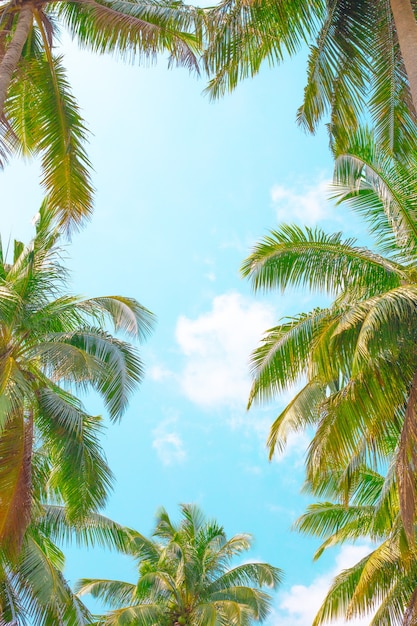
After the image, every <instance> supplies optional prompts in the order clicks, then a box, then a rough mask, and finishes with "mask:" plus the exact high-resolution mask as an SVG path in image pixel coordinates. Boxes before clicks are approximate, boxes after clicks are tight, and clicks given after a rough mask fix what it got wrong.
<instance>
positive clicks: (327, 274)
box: [243, 132, 417, 541]
mask: <svg viewBox="0 0 417 626" xmlns="http://www.w3.org/2000/svg"><path fill="white" fill-rule="evenodd" d="M416 166H417V152H416V151H415V149H414V148H413V149H410V151H409V153H408V154H407V157H405V158H404V159H403V160H401V161H399V160H394V159H393V158H392V157H391V156H390V155H389V154H387V153H386V152H385V151H384V150H381V149H380V148H378V147H377V145H376V144H375V142H374V141H373V138H372V137H371V136H370V135H369V134H368V133H366V132H361V133H359V134H358V135H357V136H356V137H355V138H354V139H352V141H351V145H350V149H349V150H348V151H347V152H346V153H344V154H340V155H339V158H338V160H337V162H336V170H335V195H336V196H337V197H338V199H339V201H344V202H346V203H349V204H350V205H351V206H352V207H353V209H354V210H356V211H357V212H359V213H360V214H361V215H362V216H363V217H364V218H365V220H366V221H367V222H368V225H369V226H370V230H371V233H372V234H373V235H374V236H375V237H376V243H377V246H378V252H374V251H371V250H369V249H367V248H364V247H361V246H357V245H356V242H355V241H354V240H351V239H350V240H345V241H343V239H342V236H341V234H340V233H338V234H334V235H327V234H326V233H324V232H323V231H321V230H320V229H315V230H311V229H301V228H299V227H297V226H285V225H284V226H281V227H280V228H279V229H278V230H276V231H273V232H272V233H271V234H270V235H269V236H268V237H266V238H265V239H264V240H263V241H262V242H260V243H259V244H258V245H257V246H256V248H255V250H254V251H253V253H252V254H251V256H250V257H249V258H248V259H247V260H246V261H245V263H244V265H243V273H244V274H245V275H248V276H250V278H251V280H252V282H253V285H254V287H255V288H256V289H270V288H275V287H278V288H281V289H286V288H288V287H290V286H291V285H304V286H308V287H310V288H311V289H313V290H319V291H325V292H327V293H328V294H331V295H333V296H334V297H335V299H334V302H333V304H332V305H331V306H329V307H327V308H324V309H323V308H318V309H314V310H313V311H311V312H310V313H307V314H301V315H299V316H297V317H295V318H293V319H290V320H288V321H286V322H284V323H282V324H280V325H279V326H277V327H275V328H273V329H271V330H269V331H268V332H267V333H266V336H265V338H264V340H263V342H262V345H261V346H260V347H259V348H258V349H257V350H256V351H255V352H254V355H253V370H254V377H255V380H254V384H253V388H252V392H251V397H250V400H249V404H250V403H251V402H252V401H253V400H255V399H257V400H265V399H269V398H271V397H272V396H274V395H275V394H277V393H279V392H281V391H282V390H283V389H285V388H287V387H288V386H289V385H291V384H292V383H294V382H299V381H300V379H302V378H303V377H305V378H304V383H305V384H304V386H303V387H302V389H301V391H299V393H298V394H297V395H296V396H295V398H294V399H293V400H292V402H291V403H290V404H289V405H288V406H287V407H286V408H285V409H284V411H283V412H282V413H281V414H280V415H279V416H278V418H277V419H276V421H275V422H274V424H273V426H272V428H271V432H270V437H269V447H270V453H271V454H273V452H274V450H275V449H276V448H277V447H282V446H283V445H285V441H286V438H287V435H288V433H289V432H290V431H294V430H295V431H296V430H299V429H302V428H305V427H306V426H308V425H314V426H315V428H316V430H315V434H314V437H313V440H312V442H311V445H310V447H309V450H308V455H307V477H308V479H309V481H310V482H311V484H312V485H315V486H318V485H319V484H320V482H321V481H322V479H323V476H325V475H327V474H328V473H329V472H332V471H335V470H340V468H342V469H343V472H344V476H345V480H346V489H348V488H349V481H350V477H351V476H352V473H353V472H354V470H355V468H356V467H358V466H360V465H361V464H364V463H365V464H370V465H371V467H373V468H374V469H375V470H379V469H380V468H381V467H385V465H386V464H387V463H388V464H389V463H391V462H393V463H394V465H395V467H396V476H397V480H398V487H399V494H400V508H401V515H402V519H403V523H404V527H405V529H406V531H407V534H408V537H409V539H410V540H411V541H414V527H413V520H414V518H415V510H416V497H415V492H416V490H415V487H416V470H415V468H416V461H417V458H416V450H417V447H416V444H417V374H416V372H417V351H416V345H417V306H416V304H417V227H416V224H417V202H416V198H417V188H416V180H415V177H413V176H410V172H413V171H415V169H416ZM388 443H389V445H388ZM393 459H394V460H393Z"/></svg>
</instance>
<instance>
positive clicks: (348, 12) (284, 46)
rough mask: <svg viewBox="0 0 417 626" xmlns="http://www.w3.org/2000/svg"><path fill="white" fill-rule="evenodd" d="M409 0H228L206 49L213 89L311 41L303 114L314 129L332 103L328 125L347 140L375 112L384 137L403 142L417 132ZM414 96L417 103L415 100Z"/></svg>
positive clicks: (395, 145)
mask: <svg viewBox="0 0 417 626" xmlns="http://www.w3.org/2000/svg"><path fill="white" fill-rule="evenodd" d="M415 11H416V9H415V5H414V4H413V3H412V2H411V0H391V1H390V2H389V1H388V0H376V1H375V0H359V1H357V2H350V1H349V0H329V1H327V2H324V1H323V0H279V1H278V2H274V1H273V0H257V1H252V2H247V0H222V1H221V2H220V3H219V4H217V5H216V6H215V7H213V8H212V9H211V11H210V12H209V17H210V20H211V21H213V23H214V24H216V27H215V28H214V29H213V37H212V38H211V39H210V41H209V44H208V46H207V50H206V53H205V59H206V64H207V68H208V71H209V72H210V73H211V75H212V76H213V78H212V80H211V82H210V84H209V87H208V91H209V93H210V94H211V96H213V97H217V96H219V95H221V94H223V93H224V92H225V91H226V90H227V89H229V90H230V89H233V88H234V87H235V86H236V85H237V83H238V82H239V80H241V79H243V78H246V77H247V76H253V75H255V74H256V73H257V72H258V71H259V69H260V67H261V65H262V62H263V61H267V62H268V63H270V64H274V63H279V62H281V61H282V60H283V58H284V57H285V55H286V54H290V55H293V54H295V53H296V52H297V51H298V50H299V49H300V47H301V46H302V45H303V44H307V45H308V46H309V59H308V69H307V86H306V88H305V94H304V101H303V104H302V106H301V107H300V109H299V111H298V122H299V123H300V124H301V125H302V126H303V127H304V128H306V129H307V130H308V131H310V132H314V131H315V129H316V128H317V124H318V122H319V121H320V120H321V119H322V117H323V116H324V115H326V114H327V113H328V112H329V111H330V124H329V130H330V132H331V136H336V137H337V138H338V139H339V141H340V140H342V139H343V140H346V130H349V131H352V130H355V129H357V128H358V126H359V125H360V123H361V121H362V122H363V119H364V118H363V112H364V110H366V113H365V117H366V118H367V119H368V120H369V113H368V110H367V109H366V105H369V110H370V112H371V115H372V117H373V119H374V121H375V125H376V128H377V132H378V139H379V141H381V142H383V143H384V145H385V147H387V148H390V149H393V150H398V149H399V148H400V147H401V138H402V137H403V136H404V135H407V136H409V137H414V136H415V109H416V108H417V63H416V61H415V59H416V58H417V54H416V51H417V23H416V19H415ZM411 102H413V103H414V104H413V105H412V104H411Z"/></svg>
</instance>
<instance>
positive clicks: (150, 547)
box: [79, 504, 281, 626]
mask: <svg viewBox="0 0 417 626" xmlns="http://www.w3.org/2000/svg"><path fill="white" fill-rule="evenodd" d="M181 511H182V520H181V522H180V524H174V523H173V522H172V521H171V520H170V518H169V516H168V514H167V512H166V511H165V510H164V509H161V510H160V511H159V512H158V515H157V523H156V528H155V531H154V533H153V538H152V539H147V538H146V537H144V536H143V535H140V534H139V533H136V534H135V535H134V536H133V537H132V543H131V546H130V550H129V551H130V554H131V555H132V556H133V558H134V559H135V560H136V561H137V563H138V567H139V579H138V581H137V583H136V584H133V583H127V582H121V581H113V580H91V579H84V580H81V581H80V583H79V593H80V594H84V593H91V594H92V595H93V597H95V598H100V599H102V600H104V602H105V603H107V604H109V605H110V607H111V608H112V609H113V610H112V611H110V612H109V613H108V614H107V615H105V616H102V617H101V618H99V620H98V622H97V623H99V624H103V625H106V626H110V625H113V626H116V625H117V624H132V625H133V624H135V625H136V626H156V625H158V626H160V625H165V626H185V625H188V626H203V625H204V626H220V625H222V626H229V625H230V626H231V625H232V624H236V625H237V626H246V625H249V624H251V623H252V622H253V620H260V621H262V620H263V619H264V618H265V617H266V616H267V614H268V612H269V606H270V596H269V595H268V594H267V593H265V592H264V591H262V590H261V589H259V587H261V586H263V585H267V586H268V587H272V588H275V586H276V585H277V584H278V583H279V582H280V579H281V572H280V570H278V569H277V568H276V567H272V566H271V565H268V564H266V563H245V564H243V565H237V566H234V567H231V562H232V560H233V559H234V557H235V556H237V555H239V554H240V553H241V552H243V551H245V550H248V548H249V547H250V537H249V535H243V534H239V535H235V536H233V537H232V538H231V539H227V537H226V535H225V532H224V530H223V528H222V527H221V526H219V525H218V524H217V523H216V522H214V521H208V520H206V519H205V518H204V516H203V514H202V512H201V511H200V510H199V509H198V508H197V507H196V506H194V505H190V504H185V505H181Z"/></svg>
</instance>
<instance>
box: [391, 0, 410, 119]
mask: <svg viewBox="0 0 417 626" xmlns="http://www.w3.org/2000/svg"><path fill="white" fill-rule="evenodd" d="M390 4H391V11H392V14H393V16H394V22H395V28H396V31H397V36H398V43H399V44H400V50H401V55H402V57H403V61H404V65H405V70H406V72H407V76H408V81H409V83H410V91H411V98H412V100H413V104H414V108H415V110H416V111H417V22H416V18H415V16H414V12H413V7H412V5H411V2H410V0H390Z"/></svg>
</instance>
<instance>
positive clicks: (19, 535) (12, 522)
mask: <svg viewBox="0 0 417 626" xmlns="http://www.w3.org/2000/svg"><path fill="white" fill-rule="evenodd" d="M32 452H33V411H30V412H29V414H28V416H27V417H26V418H25V416H24V412H23V408H22V409H20V410H19V411H16V412H15V413H14V415H13V416H12V417H11V419H9V421H8V422H7V424H6V425H5V427H4V429H3V431H2V434H1V437H0V456H1V458H2V461H3V463H2V466H1V467H0V486H1V499H2V502H1V504H2V506H1V508H0V546H1V548H2V549H3V550H5V551H6V552H7V555H8V557H9V558H11V559H13V558H15V557H16V556H17V555H18V554H19V551H20V548H21V544H22V539H23V536H24V533H25V531H26V528H27V525H28V523H29V521H30V512H31V505H32Z"/></svg>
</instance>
